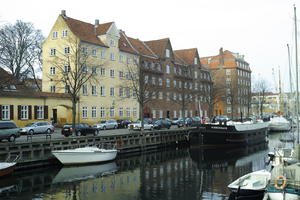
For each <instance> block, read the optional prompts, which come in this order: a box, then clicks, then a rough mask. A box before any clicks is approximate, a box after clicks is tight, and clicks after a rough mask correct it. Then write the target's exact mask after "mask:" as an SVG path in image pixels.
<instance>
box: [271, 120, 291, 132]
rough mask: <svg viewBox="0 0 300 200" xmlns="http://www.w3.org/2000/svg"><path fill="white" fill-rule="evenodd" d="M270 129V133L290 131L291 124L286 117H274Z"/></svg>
mask: <svg viewBox="0 0 300 200" xmlns="http://www.w3.org/2000/svg"><path fill="white" fill-rule="evenodd" d="M269 129H270V131H289V130H290V129H291V124H290V122H289V121H288V120H287V119H285V118H284V117H281V116H280V117H273V118H271V120H270V122H269Z"/></svg>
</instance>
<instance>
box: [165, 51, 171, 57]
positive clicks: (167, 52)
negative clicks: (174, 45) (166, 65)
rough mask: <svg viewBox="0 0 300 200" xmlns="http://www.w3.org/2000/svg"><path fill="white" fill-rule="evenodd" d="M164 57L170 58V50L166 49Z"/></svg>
mask: <svg viewBox="0 0 300 200" xmlns="http://www.w3.org/2000/svg"><path fill="white" fill-rule="evenodd" d="M166 57H167V58H170V49H166Z"/></svg>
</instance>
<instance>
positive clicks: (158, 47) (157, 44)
mask: <svg viewBox="0 0 300 200" xmlns="http://www.w3.org/2000/svg"><path fill="white" fill-rule="evenodd" d="M168 42H169V38H164V39H160V40H151V41H146V42H145V43H146V44H147V45H148V46H149V47H150V48H151V49H152V50H153V51H154V53H155V54H156V55H157V56H158V57H164V51H165V49H166V47H167V44H168Z"/></svg>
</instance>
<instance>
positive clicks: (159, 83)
mask: <svg viewBox="0 0 300 200" xmlns="http://www.w3.org/2000/svg"><path fill="white" fill-rule="evenodd" d="M158 85H159V86H162V78H159V79H158Z"/></svg>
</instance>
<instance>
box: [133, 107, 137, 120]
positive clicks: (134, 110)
mask: <svg viewBox="0 0 300 200" xmlns="http://www.w3.org/2000/svg"><path fill="white" fill-rule="evenodd" d="M132 115H133V117H134V118H137V109H136V108H133V110H132Z"/></svg>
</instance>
